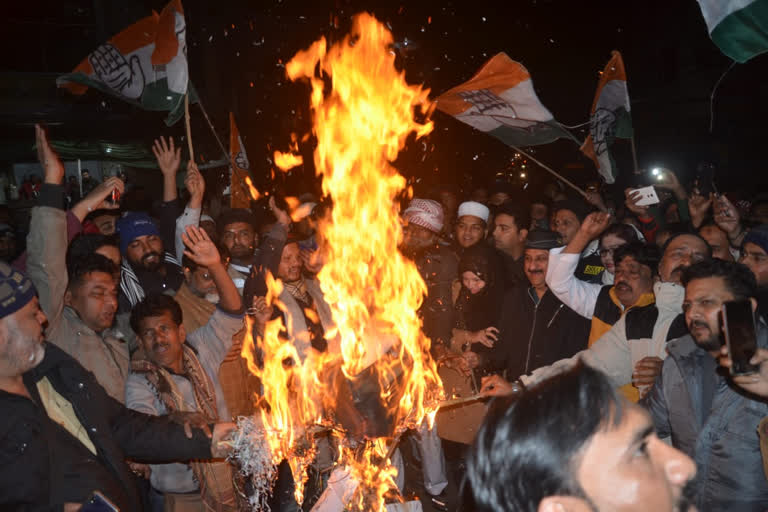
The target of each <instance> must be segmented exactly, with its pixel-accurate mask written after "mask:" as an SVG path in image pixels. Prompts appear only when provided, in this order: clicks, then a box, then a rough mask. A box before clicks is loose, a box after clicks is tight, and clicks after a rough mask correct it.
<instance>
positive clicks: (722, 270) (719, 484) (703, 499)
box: [642, 259, 768, 512]
mask: <svg viewBox="0 0 768 512" xmlns="http://www.w3.org/2000/svg"><path fill="white" fill-rule="evenodd" d="M682 280H683V284H684V285H685V301H684V302H683V310H684V312H685V323H686V325H687V327H688V331H689V333H688V334H686V335H684V336H682V337H680V338H677V339H674V340H672V341H670V342H669V343H668V344H667V350H668V352H669V357H668V358H667V359H666V360H665V361H664V366H663V369H662V373H661V375H659V377H658V378H657V379H656V383H655V384H654V386H653V389H652V390H651V392H650V393H649V395H648V396H647V397H646V398H645V399H644V400H643V402H642V404H643V405H645V406H646V407H647V408H648V410H649V411H650V413H651V417H652V418H653V423H654V424H655V426H656V430H657V431H658V433H659V436H660V437H671V439H672V445H673V446H675V447H676V448H678V449H679V450H681V451H683V452H684V453H686V454H687V455H689V456H690V457H692V458H693V459H694V460H695V461H696V465H697V467H698V477H697V484H698V485H697V493H696V505H697V506H698V507H699V509H700V510H707V511H713V512H717V511H742V510H766V508H768V481H766V478H765V474H764V473H763V461H762V457H761V453H760V443H759V438H758V435H757V431H758V426H759V424H760V421H761V420H762V419H763V418H764V417H766V416H768V403H766V402H765V401H764V400H762V399H760V398H759V397H757V396H755V395H749V394H745V393H744V392H743V391H742V390H740V389H738V388H737V385H736V384H734V383H733V382H732V380H731V379H730V378H729V377H728V375H727V373H726V372H722V371H721V369H719V368H718V363H717V359H718V357H719V356H720V350H721V346H722V343H723V341H722V321H721V309H722V305H723V304H724V303H726V302H730V301H742V300H746V301H749V302H750V303H751V306H752V311H755V309H756V307H757V301H756V300H755V295H756V292H757V285H756V282H755V278H754V276H753V275H752V273H751V272H750V271H749V269H748V268H746V267H745V266H744V265H741V264H738V263H733V262H726V261H722V260H718V259H712V260H709V261H703V262H700V263H696V264H694V265H691V266H690V267H689V268H687V269H686V270H685V272H684V273H683V278H682ZM757 344H758V346H759V347H761V348H766V347H768V327H766V325H765V322H763V321H762V320H760V321H758V323H757Z"/></svg>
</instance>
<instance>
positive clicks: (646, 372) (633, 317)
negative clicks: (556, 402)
mask: <svg viewBox="0 0 768 512" xmlns="http://www.w3.org/2000/svg"><path fill="white" fill-rule="evenodd" d="M711 257H712V253H711V250H710V248H709V246H708V245H707V243H706V242H705V241H704V240H703V239H702V238H701V237H699V236H698V235H694V234H691V233H681V234H678V235H675V236H674V237H672V238H670V239H669V240H668V241H667V243H666V245H665V246H664V250H663V255H662V258H661V262H660V263H659V275H658V279H659V280H658V281H657V282H656V283H654V285H653V292H654V296H655V297H656V302H655V303H653V304H648V305H647V306H643V307H638V308H633V309H632V310H630V311H628V312H627V314H625V315H624V316H622V317H621V318H620V319H619V320H618V321H617V322H616V323H615V324H614V326H613V327H611V329H610V330H609V331H608V332H606V333H605V334H604V335H603V336H601V337H600V339H598V340H597V341H596V342H595V343H594V344H593V345H592V346H590V347H589V348H588V349H587V350H584V351H582V352H579V353H578V354H576V355H575V356H573V357H571V358H569V359H563V360H561V361H557V362H556V363H553V364H551V365H550V366H545V367H541V368H538V369H535V370H534V371H533V372H532V373H531V374H530V375H521V376H520V379H521V381H522V382H523V383H525V385H529V384H531V385H532V384H535V383H536V382H538V381H540V380H542V379H546V378H548V377H550V376H552V375H555V374H557V373H560V372H561V371H563V370H565V369H567V368H570V367H571V366H573V365H574V364H576V363H578V362H579V361H581V362H583V363H585V364H587V365H589V366H592V367H594V368H597V369H599V370H601V371H602V372H603V373H605V374H606V375H608V377H609V378H610V379H611V380H612V381H613V383H614V384H615V385H616V386H625V385H627V384H629V383H632V384H634V385H635V387H637V388H638V389H639V390H640V392H641V394H642V392H647V391H648V390H649V389H650V386H652V385H653V382H654V380H655V379H656V376H657V375H659V373H661V365H662V361H663V359H664V358H665V357H667V350H666V345H667V342H668V341H669V340H672V339H675V338H678V337H680V336H682V335H684V334H685V330H686V328H685V319H684V318H683V316H682V305H683V296H684V295H685V289H684V288H683V286H682V285H681V279H682V273H683V271H684V270H685V269H686V268H687V267H689V266H690V265H691V264H693V263H697V262H699V261H704V260H708V259H710V258H711ZM507 377H509V378H514V377H515V375H507ZM483 390H484V391H485V392H486V393H488V394H493V395H498V394H508V393H509V392H510V391H511V389H510V384H509V383H508V382H506V381H504V380H503V379H501V378H500V377H498V376H491V377H488V378H486V379H484V380H483Z"/></svg>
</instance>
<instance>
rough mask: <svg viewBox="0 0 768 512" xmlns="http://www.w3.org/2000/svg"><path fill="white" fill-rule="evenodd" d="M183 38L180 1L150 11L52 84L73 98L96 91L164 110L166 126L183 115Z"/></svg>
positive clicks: (186, 74) (186, 73)
mask: <svg viewBox="0 0 768 512" xmlns="http://www.w3.org/2000/svg"><path fill="white" fill-rule="evenodd" d="M185 32H186V23H185V21H184V9H183V8H182V6H181V0H171V2H170V3H168V5H166V6H165V8H164V9H163V11H162V12H161V13H160V14H157V12H155V11H152V14H151V15H150V16H147V17H146V18H143V19H141V20H139V21H137V22H136V23H134V24H133V25H131V26H130V27H128V28H126V29H125V30H123V31H122V32H120V33H119V34H117V35H116V36H114V37H113V38H112V39H110V40H109V41H107V42H106V43H104V44H102V45H101V46H99V47H98V48H96V49H95V50H94V51H93V52H91V53H90V54H89V55H88V56H87V57H86V58H85V59H84V60H83V61H82V62H81V63H80V64H79V65H78V66H77V67H76V68H75V69H74V71H72V73H69V74H67V75H63V76H61V77H59V78H58V80H57V81H56V82H57V84H58V85H59V86H60V87H65V88H67V89H69V90H70V91H71V92H72V93H73V94H78V95H79V94H83V93H85V91H86V90H87V89H88V87H94V88H96V89H99V90H100V91H103V92H106V93H107V94H111V95H113V96H117V97H118V98H120V99H122V100H124V101H127V102H129V103H133V104H135V105H137V106H139V107H141V108H143V109H146V110H167V111H169V112H170V114H169V115H168V118H167V119H166V120H165V122H166V124H167V125H169V126H170V125H172V124H173V123H175V122H176V121H178V120H179V119H180V118H181V116H182V115H183V114H184V95H185V94H186V93H187V88H188V85H189V71H188V69H187V44H186V41H185ZM190 100H193V98H192V97H190Z"/></svg>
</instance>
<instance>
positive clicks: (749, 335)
mask: <svg viewBox="0 0 768 512" xmlns="http://www.w3.org/2000/svg"><path fill="white" fill-rule="evenodd" d="M723 324H724V327H725V343H726V344H727V345H728V352H729V353H730V355H731V361H732V362H733V366H731V375H749V374H751V373H756V372H757V371H758V367H757V366H755V365H752V364H749V360H750V359H752V356H754V355H755V351H756V350H757V333H756V332H755V316H754V313H753V312H752V303H751V302H749V301H748V300H744V301H737V302H726V303H725V304H723Z"/></svg>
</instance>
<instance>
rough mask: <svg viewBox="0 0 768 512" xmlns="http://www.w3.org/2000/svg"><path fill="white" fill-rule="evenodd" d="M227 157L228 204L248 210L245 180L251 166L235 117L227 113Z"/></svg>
mask: <svg viewBox="0 0 768 512" xmlns="http://www.w3.org/2000/svg"><path fill="white" fill-rule="evenodd" d="M229 156H230V161H231V162H232V167H231V169H230V172H229V187H230V188H229V190H230V194H231V195H230V196H229V204H230V206H231V207H232V208H249V207H250V206H251V196H250V194H249V193H248V190H247V189H246V187H245V178H247V177H248V171H249V170H250V168H251V166H250V164H249V163H248V155H246V154H245V146H243V140H242V139H241V138H240V131H239V130H238V129H237V124H235V115H234V114H233V113H232V112H230V113H229Z"/></svg>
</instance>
